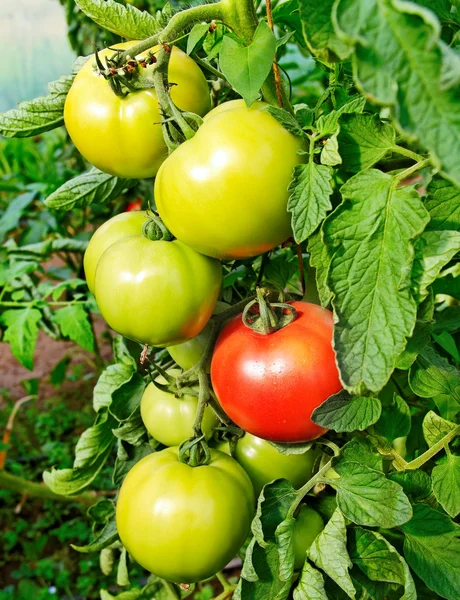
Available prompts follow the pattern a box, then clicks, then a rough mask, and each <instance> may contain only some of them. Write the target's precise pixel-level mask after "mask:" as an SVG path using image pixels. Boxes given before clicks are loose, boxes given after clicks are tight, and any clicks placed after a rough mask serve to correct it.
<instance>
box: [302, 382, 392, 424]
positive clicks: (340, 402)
mask: <svg viewBox="0 0 460 600" xmlns="http://www.w3.org/2000/svg"><path fill="white" fill-rule="evenodd" d="M381 410H382V406H381V404H380V400H379V399H378V398H367V397H363V396H350V394H348V392H346V391H344V390H343V391H341V392H339V393H338V394H334V395H333V396H330V397H329V398H328V399H327V400H326V401H325V402H323V403H322V404H321V405H320V406H318V408H315V410H314V411H313V413H312V421H313V422H314V423H316V424H317V425H321V427H325V428H326V429H332V430H333V431H337V432H339V433H340V432H350V431H356V430H358V431H363V430H364V429H366V428H367V427H369V425H372V424H373V423H375V422H376V421H377V420H378V418H379V417H380V412H381Z"/></svg>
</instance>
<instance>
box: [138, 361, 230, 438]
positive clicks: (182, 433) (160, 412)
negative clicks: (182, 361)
mask: <svg viewBox="0 0 460 600" xmlns="http://www.w3.org/2000/svg"><path fill="white" fill-rule="evenodd" d="M179 373H180V371H179V370H178V369H170V370H169V371H168V374H169V375H171V376H176V375H178V374H179ZM156 381H157V382H158V383H161V384H165V383H166V379H165V378H164V377H161V376H159V377H157V378H156ZM195 392H197V390H195ZM140 407H141V417H142V422H143V423H144V425H145V427H146V429H147V431H148V432H149V433H150V435H151V436H153V437H154V438H155V439H156V440H158V441H159V442H161V443H162V444H164V445H165V446H178V445H179V444H180V443H181V442H183V441H184V440H186V439H187V438H189V437H191V436H192V434H193V423H194V421H195V414H196V411H197V407H198V397H197V396H196V395H195V396H192V395H191V394H187V393H186V394H183V395H182V396H180V397H176V396H174V394H171V393H170V392H166V391H164V390H161V389H159V388H158V387H155V384H154V383H153V382H151V383H149V385H148V386H147V387H146V389H145V391H144V394H143V395H142V400H141V404H140ZM218 422H219V421H218V419H217V417H216V416H215V414H214V412H213V411H212V410H211V408H209V407H206V409H205V414H204V416H203V421H202V424H201V426H202V429H203V433H205V434H206V435H209V434H210V433H211V430H212V428H213V427H216V426H217V424H218Z"/></svg>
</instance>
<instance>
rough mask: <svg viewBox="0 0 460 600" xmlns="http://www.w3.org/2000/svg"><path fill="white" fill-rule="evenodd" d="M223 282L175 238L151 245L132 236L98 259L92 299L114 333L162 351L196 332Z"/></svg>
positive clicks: (208, 262)
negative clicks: (163, 347)
mask: <svg viewBox="0 0 460 600" xmlns="http://www.w3.org/2000/svg"><path fill="white" fill-rule="evenodd" d="M128 214H129V213H128ZM221 283H222V268H221V265H220V263H219V262H218V261H216V260H213V259H210V258H209V257H207V256H203V255H202V254H198V252H195V251H194V250H192V249H191V248H189V247H188V246H186V245H185V244H183V243H182V242H179V241H178V240H174V241H173V242H165V241H152V240H149V239H147V238H146V237H144V236H143V235H135V236H131V237H126V238H124V239H121V240H118V241H117V242H115V243H114V244H112V245H111V246H110V247H109V248H108V249H107V250H106V251H105V252H104V254H103V255H102V257H101V258H100V260H99V262H98V264H97V271H96V278H95V297H96V301H97V304H98V307H99V310H100V311H101V314H102V316H103V317H104V319H105V320H106V321H107V323H108V324H109V326H110V327H112V329H114V330H115V331H116V332H117V333H119V334H121V335H124V336H125V337H127V338H129V339H131V340H134V341H136V342H139V343H140V344H148V345H149V346H160V347H162V346H169V345H170V344H179V343H182V342H185V341H187V340H189V339H191V338H192V337H194V336H196V335H198V334H199V333H200V331H201V330H202V329H203V327H204V326H205V325H206V323H207V322H208V321H209V318H210V317H211V314H212V311H213V310H214V306H215V304H216V300H217V296H218V294H219V291H220V286H221Z"/></svg>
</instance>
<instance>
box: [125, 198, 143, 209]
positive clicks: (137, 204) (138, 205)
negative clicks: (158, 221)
mask: <svg viewBox="0 0 460 600" xmlns="http://www.w3.org/2000/svg"><path fill="white" fill-rule="evenodd" d="M133 210H142V200H141V199H140V198H137V199H136V200H133V201H132V202H130V203H129V204H128V206H127V207H126V210H125V212H131V211H133Z"/></svg>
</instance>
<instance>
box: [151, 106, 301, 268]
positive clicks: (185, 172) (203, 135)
mask: <svg viewBox="0 0 460 600" xmlns="http://www.w3.org/2000/svg"><path fill="white" fill-rule="evenodd" d="M266 107H267V105H266V104H264V103H263V102H255V103H254V104H253V105H252V106H251V107H250V108H247V107H246V105H245V103H244V101H243V100H232V101H231V102H227V103H225V104H222V105H220V106H218V107H217V108H215V109H214V110H212V111H211V112H210V113H209V114H208V115H207V116H206V118H205V120H204V123H203V124H202V125H201V127H200V128H199V130H198V132H197V133H196V135H195V136H194V137H193V138H192V139H191V140H188V141H187V142H185V143H183V144H181V145H180V146H179V148H177V150H175V151H174V152H173V153H172V154H171V155H170V156H169V157H168V158H167V160H166V161H165V162H164V163H163V165H162V167H161V169H160V171H159V172H158V176H157V178H156V180H155V202H156V205H157V208H158V211H159V213H160V215H161V218H162V219H163V221H164V222H165V224H166V226H167V227H168V229H169V230H170V231H172V233H173V234H174V235H175V236H176V237H177V238H178V239H179V240H181V241H183V242H184V243H185V244H187V245H189V246H190V247H191V248H194V249H195V250H197V251H198V252H202V253H203V254H206V255H208V256H214V257H216V258H221V259H236V258H246V257H249V256H255V255H256V254H262V253H263V252H266V251H267V250H270V249H271V248H273V247H275V246H277V245H278V244H281V243H282V242H284V240H286V239H287V238H288V237H289V236H291V235H292V232H291V226H290V214H289V213H288V212H287V202H288V197H289V192H288V185H289V182H290V181H291V176H292V171H293V168H294V166H295V165H296V164H297V163H299V162H301V159H302V157H301V156H300V155H299V154H298V153H297V151H298V150H299V149H301V148H302V141H301V139H300V138H298V137H295V136H294V135H293V134H292V133H289V132H288V131H287V130H286V129H284V128H283V126H282V125H281V124H280V123H278V121H276V119H274V118H273V117H272V116H271V115H270V114H269V113H268V112H267V111H266V110H264V109H265V108H266Z"/></svg>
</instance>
